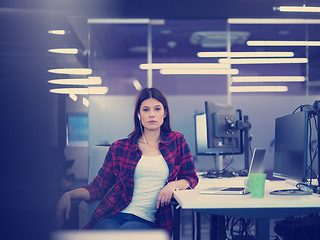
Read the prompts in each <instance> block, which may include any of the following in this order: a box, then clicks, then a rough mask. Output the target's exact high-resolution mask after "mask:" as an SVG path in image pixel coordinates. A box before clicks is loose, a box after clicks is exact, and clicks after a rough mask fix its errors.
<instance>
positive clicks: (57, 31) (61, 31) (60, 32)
mask: <svg viewBox="0 0 320 240" xmlns="http://www.w3.org/2000/svg"><path fill="white" fill-rule="evenodd" d="M48 33H50V34H54V35H65V34H66V31H65V30H50V31H48Z"/></svg>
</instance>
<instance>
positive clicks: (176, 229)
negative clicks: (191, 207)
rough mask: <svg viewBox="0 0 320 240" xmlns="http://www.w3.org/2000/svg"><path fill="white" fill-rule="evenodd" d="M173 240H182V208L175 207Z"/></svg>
mask: <svg viewBox="0 0 320 240" xmlns="http://www.w3.org/2000/svg"><path fill="white" fill-rule="evenodd" d="M173 224H174V225H173V240H180V208H178V209H177V208H176V207H175V206H174V207H173Z"/></svg>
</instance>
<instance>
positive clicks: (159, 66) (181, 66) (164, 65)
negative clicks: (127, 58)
mask: <svg viewBox="0 0 320 240" xmlns="http://www.w3.org/2000/svg"><path fill="white" fill-rule="evenodd" d="M139 68H140V69H143V70H146V69H165V68H171V69H172V68H173V69H190V68H201V69H203V68H217V69H219V68H220V69H229V68H230V64H220V63H151V64H147V63H143V64H140V66H139Z"/></svg>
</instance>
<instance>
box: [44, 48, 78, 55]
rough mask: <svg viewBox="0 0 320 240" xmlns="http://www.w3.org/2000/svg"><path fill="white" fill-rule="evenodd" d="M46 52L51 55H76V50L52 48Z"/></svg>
mask: <svg viewBox="0 0 320 240" xmlns="http://www.w3.org/2000/svg"><path fill="white" fill-rule="evenodd" d="M48 52H52V53H61V54H78V52H79V51H78V49H77V48H52V49H49V50H48Z"/></svg>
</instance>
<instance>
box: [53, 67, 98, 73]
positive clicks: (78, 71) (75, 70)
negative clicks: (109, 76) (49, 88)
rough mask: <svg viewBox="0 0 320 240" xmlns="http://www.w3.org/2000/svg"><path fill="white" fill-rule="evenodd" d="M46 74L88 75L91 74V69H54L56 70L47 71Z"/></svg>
mask: <svg viewBox="0 0 320 240" xmlns="http://www.w3.org/2000/svg"><path fill="white" fill-rule="evenodd" d="M48 72H50V73H57V74H71V75H73V74H75V75H90V74H91V73H92V69H90V68H56V69H49V70H48Z"/></svg>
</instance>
